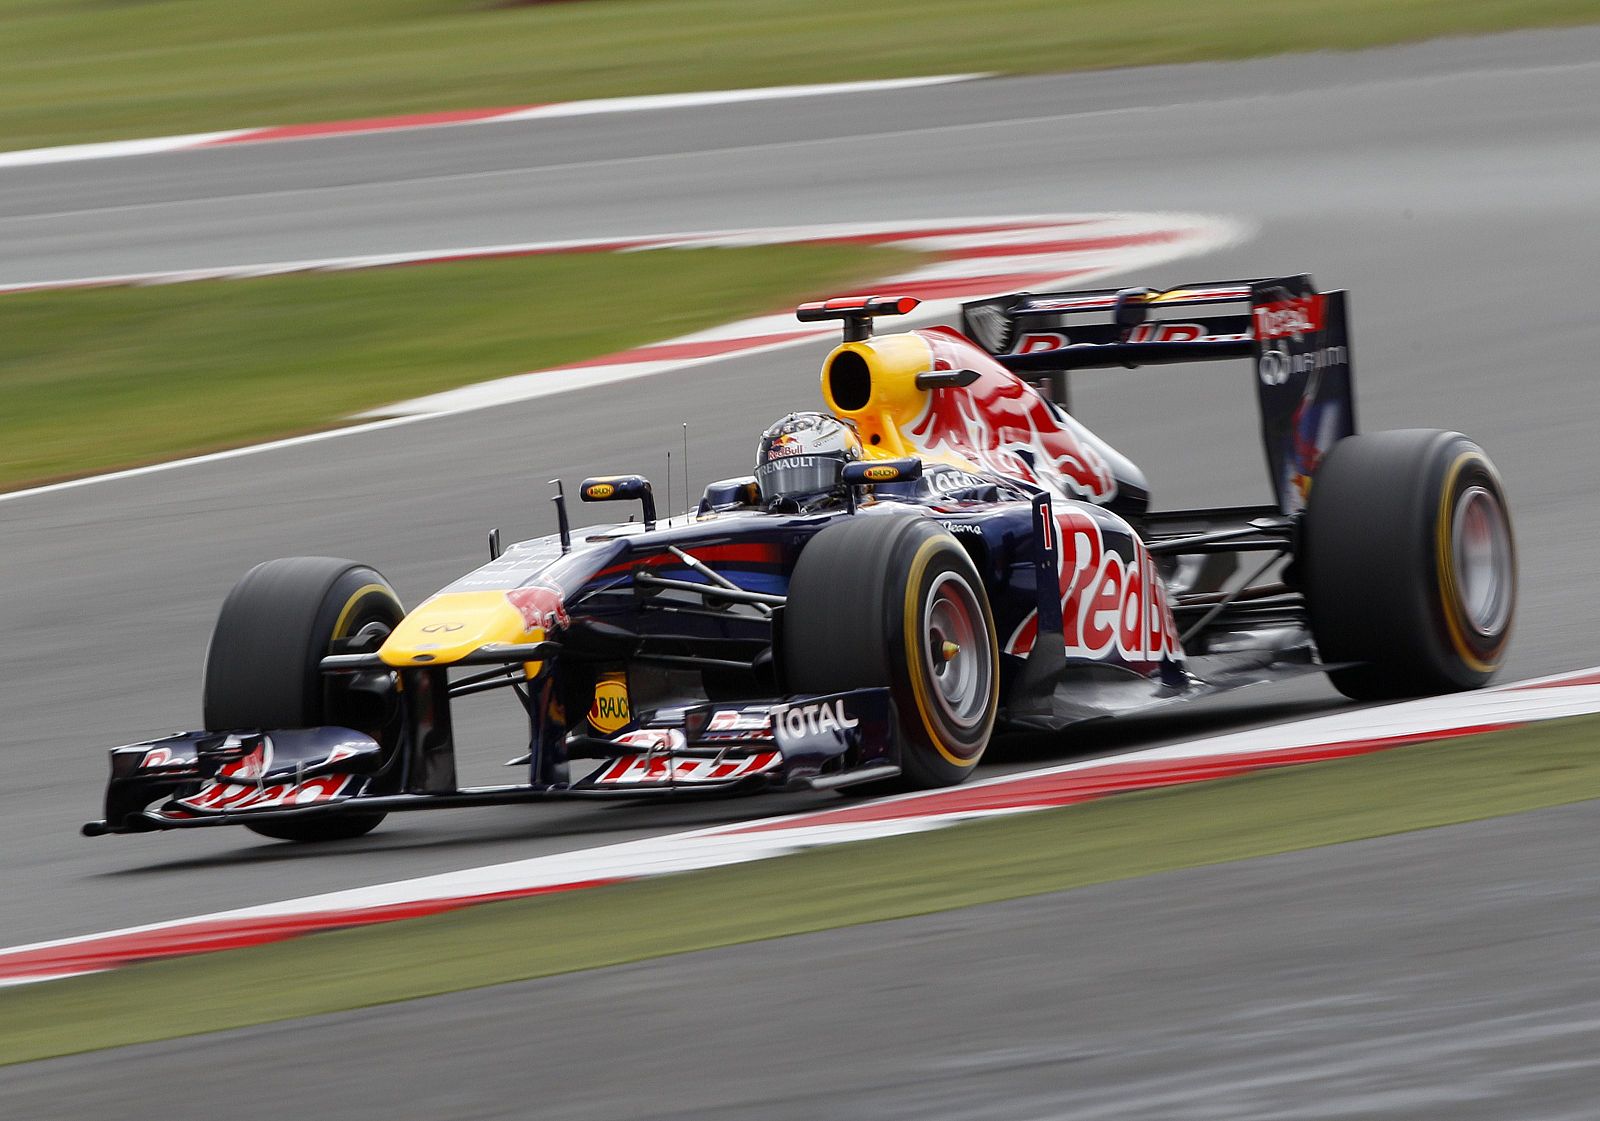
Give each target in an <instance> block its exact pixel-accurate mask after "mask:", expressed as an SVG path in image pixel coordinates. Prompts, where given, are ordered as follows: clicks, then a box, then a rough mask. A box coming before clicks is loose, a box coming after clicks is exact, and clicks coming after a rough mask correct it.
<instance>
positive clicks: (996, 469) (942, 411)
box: [906, 328, 1117, 503]
mask: <svg viewBox="0 0 1600 1121" xmlns="http://www.w3.org/2000/svg"><path fill="white" fill-rule="evenodd" d="M917 334H919V335H920V336H921V337H922V338H923V340H924V341H926V342H927V344H928V349H929V350H930V351H931V352H932V354H933V363H934V364H933V369H934V370H936V371H937V370H958V369H970V370H976V371H977V372H978V380H977V381H975V382H973V383H972V384H971V385H970V386H968V387H967V388H966V389H964V390H961V391H940V392H934V393H930V394H928V405H927V410H926V411H925V412H924V413H923V414H922V416H921V417H919V418H917V420H916V421H915V422H914V423H913V424H912V425H911V426H910V427H909V429H908V431H907V433H906V434H907V436H909V437H910V439H911V440H912V442H914V443H915V444H917V445H918V446H919V447H921V448H924V449H926V450H927V451H930V452H935V453H937V452H951V453H954V454H956V455H959V456H962V457H964V458H966V459H969V460H971V461H972V462H973V463H975V464H977V465H978V466H979V467H981V468H983V469H984V470H987V471H991V472H993V473H995V474H998V475H1006V476H1010V477H1012V478H1020V479H1024V480H1026V481H1028V482H1031V483H1035V484H1037V485H1039V486H1043V487H1048V488H1049V489H1050V490H1052V491H1054V492H1056V493H1058V494H1060V495H1061V496H1062V497H1063V498H1074V499H1080V500H1082V499H1086V500H1088V501H1090V502H1095V503H1104V502H1107V501H1109V500H1110V499H1111V498H1112V497H1113V496H1114V495H1115V494H1116V492H1117V481H1116V478H1115V476H1114V475H1113V474H1112V472H1111V469H1110V467H1109V466H1108V465H1107V463H1106V459H1105V457H1104V456H1103V455H1102V454H1101V452H1100V450H1099V448H1098V447H1097V446H1096V443H1097V442H1096V440H1095V438H1094V437H1093V436H1092V435H1091V434H1090V433H1089V431H1088V430H1087V429H1085V428H1084V427H1083V426H1082V425H1080V424H1078V423H1077V422H1076V421H1074V420H1073V419H1072V418H1071V417H1070V416H1068V415H1067V414H1066V413H1064V412H1062V411H1061V410H1060V409H1057V408H1055V407H1054V406H1052V405H1051V404H1050V403H1049V402H1048V401H1046V400H1045V399H1044V398H1043V397H1041V396H1039V394H1038V393H1037V392H1036V391H1035V390H1034V389H1033V388H1032V387H1031V386H1029V385H1027V384H1026V383H1025V382H1023V381H1022V380H1021V379H1020V378H1018V377H1017V376H1016V375H1015V374H1013V373H1011V372H1010V371H1009V370H1006V369H1005V368H1004V367H1002V366H1000V365H999V364H998V363H996V362H995V361H994V360H993V359H991V358H990V357H989V356H988V355H986V354H984V353H983V351H981V350H979V349H978V348H977V347H975V346H973V345H972V344H971V343H970V342H968V341H967V340H966V339H964V338H962V337H961V336H960V335H958V334H956V333H955V332H953V331H947V330H944V329H937V328H936V329H930V330H924V331H919V332H917Z"/></svg>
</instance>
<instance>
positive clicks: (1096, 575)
mask: <svg viewBox="0 0 1600 1121" xmlns="http://www.w3.org/2000/svg"><path fill="white" fill-rule="evenodd" d="M1055 523H1056V529H1057V531H1058V533H1059V537H1058V538H1057V540H1058V541H1059V542H1060V547H1059V548H1058V549H1057V550H1056V564H1057V573H1058V575H1059V578H1060V582H1061V637H1062V640H1063V641H1064V643H1065V645H1066V650H1067V656H1068V657H1069V658H1094V659H1097V660H1105V661H1111V660H1116V661H1121V662H1124V663H1127V664H1129V665H1151V664H1154V663H1156V662H1161V661H1174V662H1178V661H1182V660H1183V647H1182V646H1181V645H1180V643H1179V641H1178V627H1177V623H1176V622H1175V621H1174V620H1173V617H1172V610H1171V607H1170V606H1169V605H1168V602H1167V589H1166V585H1165V584H1163V583H1162V582H1161V576H1160V574H1158V573H1157V572H1156V569H1155V564H1154V562H1152V561H1151V559H1150V554H1149V553H1147V552H1145V549H1144V546H1143V545H1142V544H1141V543H1140V542H1139V541H1138V539H1137V538H1134V539H1133V546H1134V556H1133V559H1132V560H1128V561H1124V560H1123V559H1122V557H1121V555H1120V554H1119V553H1118V552H1117V550H1116V549H1112V548H1107V547H1106V541H1105V537H1104V536H1103V535H1102V534H1101V532H1100V526H1099V524H1098V523H1097V522H1096V521H1095V519H1094V518H1093V517H1092V516H1091V515H1090V514H1089V513H1088V512H1086V511H1084V510H1082V509H1081V508H1080V509H1074V508H1072V507H1070V506H1068V507H1060V508H1057V509H1056V510H1055ZM1038 631H1039V619H1038V616H1037V614H1030V615H1029V616H1028V617H1027V619H1025V620H1024V621H1023V623H1022V625H1021V626H1019V627H1018V628H1017V629H1016V631H1014V632H1013V633H1012V635H1011V637H1010V639H1009V640H1008V641H1007V642H1006V653H1007V654H1016V655H1018V656H1022V655H1026V654H1027V653H1028V652H1029V651H1031V650H1032V649H1033V644H1034V642H1035V641H1036V640H1037V638H1038Z"/></svg>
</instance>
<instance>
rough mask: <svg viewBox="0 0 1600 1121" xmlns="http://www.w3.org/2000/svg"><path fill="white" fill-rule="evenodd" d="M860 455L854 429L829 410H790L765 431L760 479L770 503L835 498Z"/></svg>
mask: <svg viewBox="0 0 1600 1121" xmlns="http://www.w3.org/2000/svg"><path fill="white" fill-rule="evenodd" d="M860 458H861V439H860V437H858V436H857V435H856V433H855V429H854V428H851V427H850V426H849V425H847V424H845V423H844V422H843V421H840V420H838V419H836V418H834V417H831V416H829V415H828V414H827V413H790V414H789V415H788V416H786V417H784V418H783V419H782V420H780V421H778V422H777V423H776V424H774V425H772V426H771V427H770V428H768V429H767V430H766V431H765V432H763V433H762V434H761V446H760V447H759V448H758V449H757V450H756V484H757V485H758V486H759V487H760V488H761V500H762V502H763V503H765V504H766V505H768V506H772V505H774V504H776V503H780V502H786V503H794V504H795V505H797V506H800V507H804V506H806V505H808V500H809V501H814V500H815V499H817V498H819V497H832V496H833V495H834V494H835V493H836V492H837V491H838V489H839V476H840V474H841V473H842V472H843V471H844V465H845V464H846V463H850V462H853V461H854V460H857V459H860Z"/></svg>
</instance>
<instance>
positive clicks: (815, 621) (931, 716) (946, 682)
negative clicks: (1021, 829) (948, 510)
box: [782, 514, 1000, 789]
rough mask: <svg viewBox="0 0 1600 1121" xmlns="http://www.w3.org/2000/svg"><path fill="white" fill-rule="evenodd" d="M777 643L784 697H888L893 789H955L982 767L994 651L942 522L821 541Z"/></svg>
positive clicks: (871, 524)
mask: <svg viewBox="0 0 1600 1121" xmlns="http://www.w3.org/2000/svg"><path fill="white" fill-rule="evenodd" d="M782 641H783V665H784V672H785V674H786V677H787V681H788V686H789V691H790V692H793V693H811V694H816V693H841V692H844V691H846V690H849V689H863V688H872V687H887V688H888V689H889V690H890V693H891V695H892V696H893V698H894V704H895V711H896V713H897V714H898V717H899V722H900V741H901V754H902V758H901V777H900V779H899V780H898V781H897V782H895V783H894V784H893V785H895V786H896V787H898V788H900V789H921V788H927V787H936V786H953V785H955V784H956V783H958V782H961V781H962V780H963V779H965V778H966V777H967V776H968V775H969V774H971V773H972V769H973V767H975V766H977V763H978V760H979V758H980V757H982V755H983V749H984V748H985V747H986V746H988V743H989V735H990V733H991V732H992V731H993V730H994V722H995V714H996V712H997V711H998V710H999V705H1000V645H999V643H998V642H997V641H996V640H995V632H994V618H993V616H992V615H991V614H990V611H989V598H988V596H987V594H985V592H984V587H983V582H982V580H980V579H979V577H978V573H977V570H976V569H975V568H974V567H973V565H972V560H971V559H970V558H969V557H968V556H967V553H966V550H964V549H963V548H962V547H961V546H960V545H959V544H958V543H957V542H956V539H955V538H954V537H952V536H951V535H950V534H949V533H947V532H946V531H945V530H944V529H943V528H942V527H940V526H939V524H938V523H937V522H934V521H931V520H930V519H928V518H924V517H920V516H917V515H914V514H903V515H897V514H884V515H868V514H857V515H856V516H854V517H851V518H846V519H844V520H842V521H840V522H837V523H836V524H834V525H831V526H829V527H828V528H826V529H824V530H823V531H822V532H820V533H818V534H817V535H816V536H815V537H814V538H812V539H811V541H810V542H808V543H807V545H806V547H805V549H804V550H803V551H802V552H801V554H800V559H799V561H798V563H796V565H795V568H794V573H793V575H792V576H791V577H790V579H789V596H788V603H787V606H786V607H785V608H784V612H783V640H782ZM874 785H876V784H874Z"/></svg>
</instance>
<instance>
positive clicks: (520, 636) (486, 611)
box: [378, 592, 544, 666]
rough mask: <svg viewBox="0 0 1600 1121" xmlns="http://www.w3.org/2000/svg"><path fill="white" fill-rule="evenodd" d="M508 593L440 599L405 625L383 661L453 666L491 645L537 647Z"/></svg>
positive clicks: (539, 631) (538, 635)
mask: <svg viewBox="0 0 1600 1121" xmlns="http://www.w3.org/2000/svg"><path fill="white" fill-rule="evenodd" d="M543 638H544V628H543V627H535V628H533V629H531V630H530V629H528V627H527V624H526V621H525V620H524V619H523V617H522V613H521V612H520V611H518V610H517V609H516V608H515V607H514V606H512V604H511V601H510V600H508V599H507V598H506V594H505V593H504V592H451V593H448V594H445V595H437V596H434V597H433V598H432V599H430V600H428V601H427V602H426V603H424V604H422V605H421V606H420V607H418V608H417V609H416V610H415V611H413V612H412V613H411V614H409V615H407V616H406V617H405V618H404V619H402V620H400V625H399V626H397V627H395V629H394V633H393V634H391V635H390V636H389V639H388V641H387V642H385V643H384V644H383V648H382V649H380V650H379V651H378V656H379V657H380V658H382V659H383V661H384V664H386V665H391V666H440V665H449V664H450V663H452V662H454V661H456V660H457V659H459V658H461V657H463V656H465V655H467V654H470V653H471V652H472V651H474V650H476V649H477V648H478V647H480V646H485V645H488V644H490V643H521V642H538V641H540V640H542V639H543Z"/></svg>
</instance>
